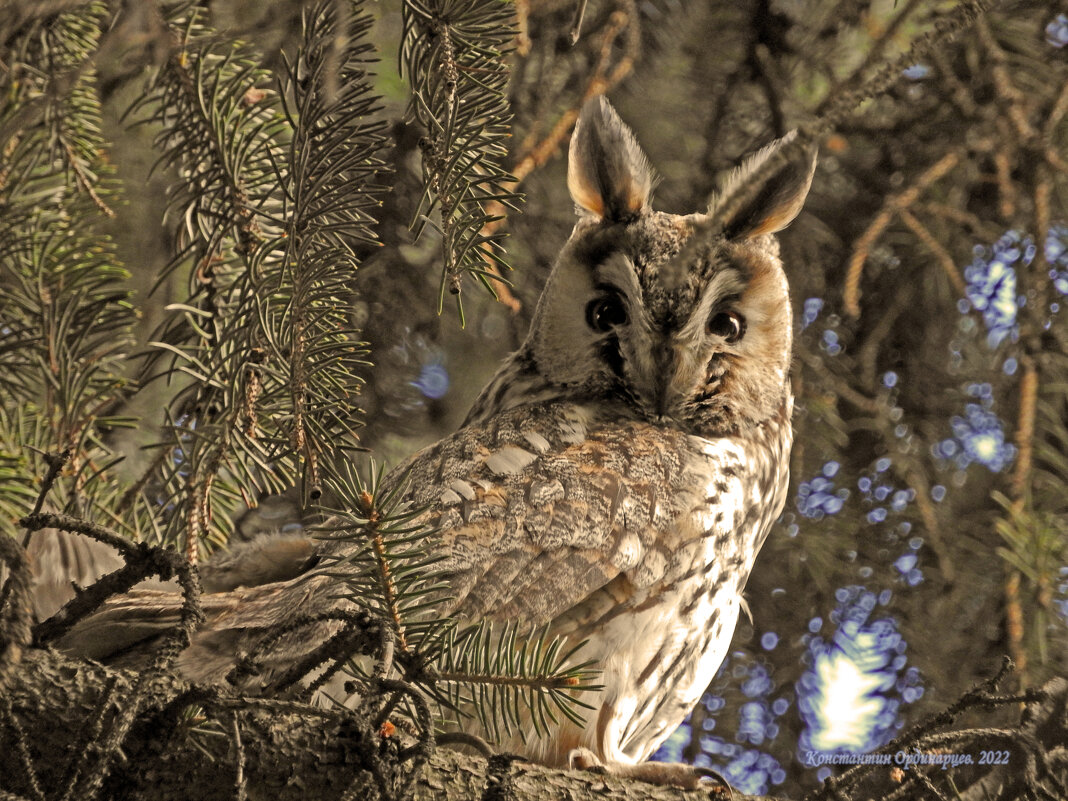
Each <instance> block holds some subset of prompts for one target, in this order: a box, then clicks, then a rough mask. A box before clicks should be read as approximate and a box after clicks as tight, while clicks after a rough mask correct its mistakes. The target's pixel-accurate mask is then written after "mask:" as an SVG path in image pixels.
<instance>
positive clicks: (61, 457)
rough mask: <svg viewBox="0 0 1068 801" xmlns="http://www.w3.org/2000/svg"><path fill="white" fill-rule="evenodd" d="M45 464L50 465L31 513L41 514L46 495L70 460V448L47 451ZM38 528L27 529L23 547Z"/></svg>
mask: <svg viewBox="0 0 1068 801" xmlns="http://www.w3.org/2000/svg"><path fill="white" fill-rule="evenodd" d="M44 460H45V464H47V465H48V472H46V473H45V476H44V479H42V480H41V491H40V492H38V493H37V502H36V503H34V505H33V511H32V512H30V515H31V516H32V515H36V514H39V513H40V511H41V510H42V509H43V508H44V502H45V497H46V496H47V495H48V493H50V492H51V491H52V485H53V484H55V483H56V479H57V478H58V477H59V473H60V471H61V470H62V469H63V465H65V464H66V463H67V462H68V461H69V460H70V448H66V449H64V450H63V451H61V452H60V453H46V454H44ZM34 531H36V529H33V530H32V531H31V530H27V531H26V534H25V536H24V537H23V538H22V547H23V548H28V547H30V535H31V534H33V532H34Z"/></svg>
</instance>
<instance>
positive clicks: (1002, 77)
mask: <svg viewBox="0 0 1068 801" xmlns="http://www.w3.org/2000/svg"><path fill="white" fill-rule="evenodd" d="M975 30H976V33H978V35H979V37H978V38H979V42H980V43H981V44H982V45H983V47H984V49H985V50H986V51H987V54H988V55H989V56H990V61H991V65H990V74H991V77H992V78H993V79H994V80H993V83H994V90H995V91H996V93H997V95H998V99H1000V100H1001V102H1002V103H1003V104H1004V106H1005V110H1006V114H1007V116H1008V118H1009V121H1010V122H1011V123H1012V126H1013V128H1015V129H1016V135H1017V136H1019V138H1020V139H1021V140H1023V141H1025V142H1028V141H1030V140H1032V139H1033V138H1034V137H1035V129H1034V128H1033V127H1032V126H1031V122H1030V120H1028V118H1027V116H1028V115H1027V110H1026V107H1025V102H1026V101H1025V98H1024V95H1023V93H1021V92H1020V90H1019V89H1017V88H1016V86H1015V85H1014V84H1013V82H1012V79H1011V78H1010V77H1009V72H1008V70H1007V69H1006V64H1007V62H1008V59H1007V58H1006V56H1005V51H1004V50H1002V49H1001V45H999V44H998V43H997V40H996V39H995V38H994V34H993V32H991V30H990V26H989V25H988V24H987V21H986V20H985V19H984V18H982V17H980V18H979V19H978V20H977V21H976V24H975Z"/></svg>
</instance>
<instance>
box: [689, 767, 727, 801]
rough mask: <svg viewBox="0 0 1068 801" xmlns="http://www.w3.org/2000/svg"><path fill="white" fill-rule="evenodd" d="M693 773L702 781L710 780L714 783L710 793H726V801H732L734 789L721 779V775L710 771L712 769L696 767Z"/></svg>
mask: <svg viewBox="0 0 1068 801" xmlns="http://www.w3.org/2000/svg"><path fill="white" fill-rule="evenodd" d="M693 771H694V773H696V774H697V775H698V776H700V777H701V778H702V779H712V780H713V781H715V782H716V786H715V787H713V788H712V792H714V793H724V792H726V794H727V798H728V801H734V788H733V787H731V786H730V783H729V782H728V781H727V780H726V779H725V778H723V774H722V773H717V772H716V771H714V770H712V768H698V767H694V769H693Z"/></svg>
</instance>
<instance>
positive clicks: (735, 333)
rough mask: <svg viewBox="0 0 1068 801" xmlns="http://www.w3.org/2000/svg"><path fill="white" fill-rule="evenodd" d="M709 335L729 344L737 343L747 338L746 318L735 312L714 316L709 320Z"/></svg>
mask: <svg viewBox="0 0 1068 801" xmlns="http://www.w3.org/2000/svg"><path fill="white" fill-rule="evenodd" d="M708 333H709V334H711V335H712V336H716V337H723V338H724V339H725V340H726V341H727V342H737V341H738V340H739V339H741V338H742V337H743V336H745V318H744V317H742V315H740V314H738V312H733V311H727V312H719V313H718V314H713V315H712V316H711V317H709V318H708Z"/></svg>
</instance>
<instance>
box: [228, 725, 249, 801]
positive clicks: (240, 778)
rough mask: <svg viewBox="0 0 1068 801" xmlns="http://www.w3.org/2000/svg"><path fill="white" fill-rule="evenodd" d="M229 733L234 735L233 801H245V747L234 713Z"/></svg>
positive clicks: (246, 785)
mask: <svg viewBox="0 0 1068 801" xmlns="http://www.w3.org/2000/svg"><path fill="white" fill-rule="evenodd" d="M231 731H232V732H233V735H234V739H233V743H234V799H235V801H246V799H247V798H248V784H247V782H246V781H245V746H244V745H243V744H242V743H241V726H240V725H239V724H238V718H237V713H236V712H234V714H233V717H232V718H231Z"/></svg>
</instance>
